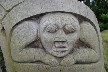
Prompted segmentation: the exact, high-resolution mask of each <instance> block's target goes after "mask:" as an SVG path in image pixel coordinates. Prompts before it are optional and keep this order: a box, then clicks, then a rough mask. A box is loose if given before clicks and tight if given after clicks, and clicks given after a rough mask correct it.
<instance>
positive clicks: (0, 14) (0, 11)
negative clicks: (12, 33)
mask: <svg viewBox="0 0 108 72" xmlns="http://www.w3.org/2000/svg"><path fill="white" fill-rule="evenodd" d="M5 14H6V11H5V10H4V8H3V7H2V6H1V5H0V20H1V19H2V18H3V17H4V15H5Z"/></svg>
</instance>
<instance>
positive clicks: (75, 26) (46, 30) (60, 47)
mask: <svg viewBox="0 0 108 72" xmlns="http://www.w3.org/2000/svg"><path fill="white" fill-rule="evenodd" d="M79 30H80V26H79V23H78V20H77V19H76V18H75V17H74V16H73V15H72V14H66V13H52V14H47V15H45V16H44V17H43V18H42V19H41V21H40V39H41V42H42V44H43V47H44V48H45V49H46V51H47V52H49V53H50V54H52V55H54V56H56V57H63V56H65V55H67V54H69V53H70V52H71V51H72V50H73V48H74V45H75V43H76V41H78V39H79Z"/></svg>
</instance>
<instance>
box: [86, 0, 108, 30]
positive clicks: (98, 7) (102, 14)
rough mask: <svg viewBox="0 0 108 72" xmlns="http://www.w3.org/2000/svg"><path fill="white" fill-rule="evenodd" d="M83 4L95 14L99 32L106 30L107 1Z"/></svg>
mask: <svg viewBox="0 0 108 72" xmlns="http://www.w3.org/2000/svg"><path fill="white" fill-rule="evenodd" d="M85 4H86V5H87V6H89V7H90V8H91V9H92V10H93V12H94V13H95V15H96V17H97V19H98V22H99V26H100V30H101V31H103V30H107V29H108V0H93V1H92V2H90V0H86V2H85Z"/></svg>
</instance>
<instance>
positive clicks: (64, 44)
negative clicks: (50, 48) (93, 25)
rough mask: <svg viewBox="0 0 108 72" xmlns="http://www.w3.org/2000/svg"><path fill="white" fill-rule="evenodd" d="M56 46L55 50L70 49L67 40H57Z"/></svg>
mask: <svg viewBox="0 0 108 72" xmlns="http://www.w3.org/2000/svg"><path fill="white" fill-rule="evenodd" d="M54 46H55V49H54V50H55V51H62V52H65V51H67V50H68V48H67V42H64V41H55V42H54Z"/></svg>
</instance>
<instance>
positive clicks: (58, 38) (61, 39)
mask: <svg viewBox="0 0 108 72" xmlns="http://www.w3.org/2000/svg"><path fill="white" fill-rule="evenodd" d="M54 41H56V42H66V39H65V38H64V37H56V38H55V39H54Z"/></svg>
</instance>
